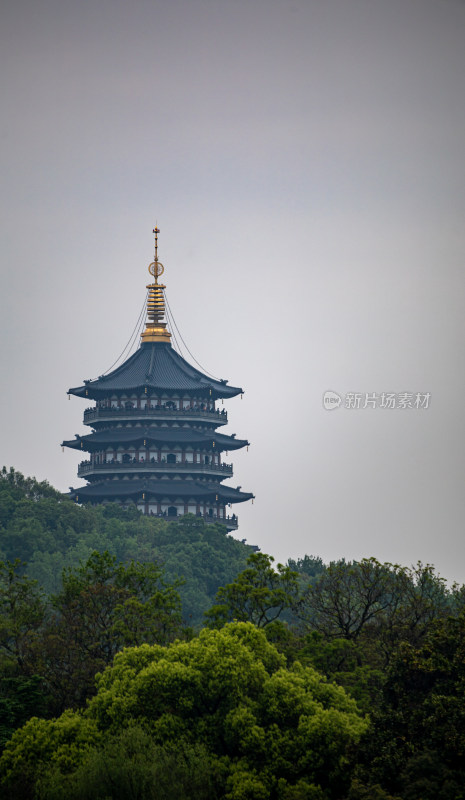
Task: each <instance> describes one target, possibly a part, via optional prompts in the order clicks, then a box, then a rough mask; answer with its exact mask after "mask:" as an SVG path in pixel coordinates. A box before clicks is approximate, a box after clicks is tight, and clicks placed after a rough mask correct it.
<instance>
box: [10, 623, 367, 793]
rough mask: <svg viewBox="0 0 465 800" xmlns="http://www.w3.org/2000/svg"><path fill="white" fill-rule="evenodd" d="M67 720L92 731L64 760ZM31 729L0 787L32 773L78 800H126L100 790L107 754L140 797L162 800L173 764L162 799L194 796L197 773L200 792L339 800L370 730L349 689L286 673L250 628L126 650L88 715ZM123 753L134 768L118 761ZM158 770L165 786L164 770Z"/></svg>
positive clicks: (16, 746)
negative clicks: (159, 786)
mask: <svg viewBox="0 0 465 800" xmlns="http://www.w3.org/2000/svg"><path fill="white" fill-rule="evenodd" d="M67 719H68V720H73V721H74V724H75V725H76V726H77V724H78V723H77V722H76V720H77V719H79V720H81V721H82V724H84V722H85V723H86V725H87V724H88V725H89V726H90V727H89V728H88V729H87V728H86V729H85V730H83V731H81V733H80V736H81V741H82V746H81V748H78V750H76V743H77V741H78V732H77V729H76V727H73V731H72V735H71V736H70V745H69V747H70V752H69V757H68V758H67V752H66V748H65V747H63V740H62V738H60V736H61V734H60V731H61V730H62V726H63V725H64V721H65V720H67ZM34 725H36V727H37V726H39V730H40V731H41V732H40V736H39V733H38V735H37V736H36V739H37V746H36V749H35V750H34V751H33V752H32V753H31V746H32V745H31V723H28V724H27V725H26V726H25V727H24V728H23V729H22V730H20V731H18V732H17V733H16V734H15V735H14V737H13V739H12V740H11V742H10V743H9V744H8V745H7V747H6V749H5V752H4V754H3V757H2V759H1V761H0V776H1V780H2V786H5V787H7V789H8V791H10V792H13V791H14V790H15V788H16V787H17V785H18V782H20V781H21V780H22V778H21V777H20V776H21V775H22V774H23V770H25V771H26V773H27V775H28V780H29V781H30V782H31V781H33V780H34V777H33V776H35V782H36V788H37V787H39V788H40V787H43V788H44V787H49V788H47V791H49V792H50V793H49V794H47V792H46V791H45V788H44V792H45V793H44V794H43V795H41V796H43V797H44V798H54V797H59V796H60V795H59V791H58V788H59V787H60V786H61V787H62V790H63V787H71V788H70V789H69V790H68V788H66V791H65V792H64V793H62V796H66V797H71V798H72V797H89V798H90V797H104V796H110V797H120V796H122V795H121V794H114V793H113V791H112V793H111V794H110V795H105V794H103V791H107V789H105V788H102V787H105V785H106V786H107V787H108V776H106V777H105V775H104V771H105V764H106V765H107V767H108V763H109V762H108V757H110V759H111V763H112V764H114V767H115V772H114V773H113V770H110V773H109V774H110V775H111V777H112V779H113V778H115V777H116V776H117V775H122V776H123V777H122V780H127V779H129V778H128V776H130V775H133V774H134V775H135V776H136V779H137V781H139V784H140V785H141V787H142V788H141V790H140V792H139V794H135V795H133V796H137V797H143V798H145V797H147V798H150V797H155V796H157V797H158V795H156V794H151V793H150V792H151V791H152V792H153V791H154V780H155V779H156V778H155V776H156V774H157V769H158V768H159V765H160V763H161V762H162V763H164V764H165V767H164V769H165V770H166V768H170V769H171V766H170V765H171V764H172V768H173V776H174V779H175V780H177V781H179V786H180V789H179V794H175V793H172V794H171V795H170V794H169V793H168V794H166V795H164V794H160V797H164V796H166V797H174V796H176V797H178V796H179V797H184V796H186V797H187V794H186V790H185V785H187V784H188V776H189V774H193V775H194V777H195V779H196V780H197V784H196V783H195V782H194V783H193V785H194V787H195V786H196V785H197V786H198V787H199V790H198V792H197V790H196V789H195V788H194V791H193V794H192V797H203V796H208V797H212V798H214V797H223V798H228V799H229V800H240V798H260V797H262V798H264V800H268V798H270V800H271V798H273V799H274V798H276V800H285V799H286V798H287V799H289V800H290V799H291V798H295V799H296V800H297V798H301V797H314V798H315V800H316V799H317V798H319V799H321V800H327V798H337V797H340V796H341V792H342V790H343V787H344V786H345V785H346V783H347V778H348V772H347V756H346V754H347V750H348V748H349V747H350V746H353V744H354V743H355V742H357V741H358V739H359V738H360V736H361V735H362V733H363V732H364V731H365V730H366V727H367V723H366V722H365V721H364V719H363V718H362V717H361V716H360V713H359V712H358V710H357V707H356V705H355V703H354V701H353V700H351V699H350V698H349V697H348V695H347V694H346V693H345V692H344V690H343V689H342V688H340V687H337V686H335V685H333V684H330V683H327V682H326V681H325V680H324V679H323V678H322V676H321V675H319V674H318V673H317V672H315V670H313V669H311V668H309V667H302V666H301V665H299V664H294V665H293V667H292V668H291V669H287V668H286V667H285V662H284V658H283V656H282V655H281V654H279V653H278V651H277V650H276V648H275V647H274V646H273V645H272V644H270V643H269V642H268V641H267V638H266V636H265V633H264V632H263V631H260V630H259V629H258V628H257V627H255V626H253V625H252V624H250V623H231V624H229V625H226V626H225V627H224V628H222V629H221V630H203V631H202V632H201V633H200V635H199V636H198V637H197V638H195V639H193V640H192V641H190V642H175V643H173V644H171V645H169V646H167V647H162V646H161V645H154V646H149V645H143V646H142V647H139V648H135V649H126V650H124V651H122V652H121V653H118V654H117V655H116V657H115V659H114V663H113V666H110V667H108V668H107V669H106V670H105V671H104V672H103V673H102V674H101V675H100V676H99V677H98V692H97V695H96V696H95V697H94V698H93V699H92V700H91V701H90V703H89V705H88V708H87V709H86V711H84V712H83V714H82V715H81V716H79V717H77V716H76V715H74V716H71V717H70V716H69V712H66V714H65V715H63V716H62V717H60V718H59V719H58V720H57V721H56V722H51V723H44V725H45V726H49V727H46V728H40V725H39V723H38V721H36V722H35V723H34ZM55 725H57V726H59V730H58V731H55V729H54V726H55ZM60 726H61V727H60ZM134 726H136V729H135V728H134ZM92 736H94V737H95V744H94V745H93V748H92V751H90V750H89V741H90V739H91V737H92ZM32 738H33V737H32ZM134 742H135V743H136V745H137V743H139V744H140V747H139V746H138V745H137V746H134ZM131 748H132V750H131ZM124 752H129V758H128V759H127V763H121V762H124V760H125V759H124V758H123V757H122V754H123V753H124ZM138 752H140V754H141V755H140V760H137V758H136V754H137V753H138ZM109 753H111V754H110V755H109ZM131 753H132V755H131ZM186 754H188V759H190V761H189V763H188V764H186ZM189 754H191V755H189ZM170 757H171V758H172V761H170ZM160 759H161V762H160ZM118 764H119V766H118ZM151 764H152V767H151V766H150V765H151ZM139 767H140V769H139ZM84 773H85V774H86V775H87V778H86V780H87V779H88V780H89V781H90V783H88V784H87V789H86V791H87V794H86V793H82V794H80V795H79V794H78V793H77V790H76V791H75V789H76V787H77V786H78V785H79V786H82V785H83V781H84ZM161 774H165V780H166V772H165V773H164V772H163V769H162V770H161ZM92 776H94V777H93V778H92ZM183 776H184V777H183ZM60 781H61V783H60ZM105 781H107V784H105ZM144 781H146V783H144ZM183 781H184V783H183ZM144 786H145V788H144ZM202 786H208V787H209V790H208V794H207V795H202V794H201V793H200V790H201V787H202ZM57 787H58V788H57ZM73 787H74V788H73ZM52 789H53V791H54V792H55V794H53V793H52ZM73 792H74V793H73ZM100 792H102V794H100ZM128 796H130V795H128Z"/></svg>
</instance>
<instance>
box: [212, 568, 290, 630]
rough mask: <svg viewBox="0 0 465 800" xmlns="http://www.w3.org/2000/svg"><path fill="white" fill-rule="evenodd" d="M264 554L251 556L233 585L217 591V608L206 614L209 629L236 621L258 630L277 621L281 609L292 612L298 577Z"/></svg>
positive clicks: (215, 606) (214, 607)
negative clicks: (275, 566)
mask: <svg viewBox="0 0 465 800" xmlns="http://www.w3.org/2000/svg"><path fill="white" fill-rule="evenodd" d="M273 562H274V558H273V557H272V556H268V555H266V554H265V553H252V555H250V556H249V558H248V559H247V568H246V569H245V570H244V571H243V572H241V573H240V574H239V575H238V576H237V578H236V580H235V581H234V582H233V583H230V584H228V585H227V586H225V587H221V588H220V589H219V590H218V592H217V595H216V600H217V604H216V605H214V606H213V607H212V608H211V609H210V611H208V612H207V614H206V617H207V620H208V622H209V624H210V625H211V626H212V627H216V626H221V625H224V624H225V623H226V622H229V621H231V620H234V619H237V620H239V621H241V622H247V621H249V622H253V623H254V625H257V627H259V628H262V627H265V626H266V625H269V624H270V623H272V622H274V621H275V620H277V619H278V617H279V616H280V615H281V614H282V612H283V611H284V610H285V609H292V608H295V607H296V605H297V604H298V602H299V581H298V574H297V572H294V571H293V570H291V568H290V567H285V566H283V565H282V564H278V565H277V568H276V569H274V567H273Z"/></svg>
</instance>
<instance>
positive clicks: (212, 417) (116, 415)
mask: <svg viewBox="0 0 465 800" xmlns="http://www.w3.org/2000/svg"><path fill="white" fill-rule="evenodd" d="M135 418H138V419H144V420H151V419H156V420H163V419H169V420H170V422H182V423H185V422H198V421H199V420H202V421H203V422H213V423H214V424H215V427H216V426H217V425H227V424H228V415H227V413H226V411H224V410H221V411H220V410H219V409H216V410H215V411H201V410H200V409H194V408H182V409H181V408H153V407H152V408H149V407H148V406H146V407H145V408H111V407H110V406H105V407H100V408H99V407H96V406H94V407H92V408H86V410H85V411H84V424H85V425H91V424H93V423H94V422H109V421H111V420H118V422H123V421H128V422H133V421H134V419H135Z"/></svg>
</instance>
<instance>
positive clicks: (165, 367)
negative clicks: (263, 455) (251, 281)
mask: <svg viewBox="0 0 465 800" xmlns="http://www.w3.org/2000/svg"><path fill="white" fill-rule="evenodd" d="M154 233H155V261H154V262H153V263H152V264H151V265H150V267H149V271H150V272H151V274H152V275H153V276H154V278H155V281H154V283H153V284H150V285H149V286H148V287H147V288H148V289H149V295H148V302H147V315H148V320H147V324H146V329H145V331H144V332H143V334H142V342H141V344H140V346H139V348H138V350H137V351H136V352H135V353H134V355H132V356H131V357H130V358H128V359H127V360H126V361H125V362H124V363H123V364H122V365H121V366H120V367H118V368H117V369H115V370H113V372H110V373H109V374H108V375H102V376H100V377H99V378H97V379H96V380H92V381H84V385H83V386H79V387H76V388H73V389H69V394H73V395H76V396H77V397H85V398H90V399H93V400H95V406H93V407H91V408H87V409H86V410H85V412H84V424H86V425H89V426H90V427H91V428H92V432H91V433H89V434H87V435H84V436H80V435H76V437H75V439H72V440H67V441H64V442H63V443H62V444H63V446H64V447H69V448H71V449H74V450H80V451H82V452H86V453H89V454H90V458H89V459H88V460H85V461H82V462H81V463H80V464H79V467H78V475H79V477H83V478H85V479H86V480H87V481H88V484H87V485H86V486H83V487H81V488H78V489H73V488H72V489H71V490H70V497H71V498H73V499H74V500H75V501H76V502H79V503H85V502H91V503H101V502H118V503H121V504H123V505H125V504H128V503H135V504H136V505H137V507H138V508H139V509H140V510H141V511H142V512H143V513H144V514H151V515H158V516H163V517H167V518H168V517H169V518H170V519H173V518H175V517H177V516H180V515H183V514H186V513H193V514H196V515H198V516H202V517H204V518H205V519H206V520H207V521H209V522H211V521H219V522H221V523H222V524H224V525H225V526H226V528H227V529H228V530H235V529H236V528H237V517H236V515H235V514H232V515H228V514H227V512H226V506H227V505H231V504H232V503H242V502H244V501H246V500H250V499H253V494H251V493H250V492H241V491H240V487H238V488H237V489H233V488H232V487H229V486H225V485H224V484H223V483H222V482H223V481H224V480H225V479H226V478H228V477H231V476H232V474H233V468H232V465H231V464H225V463H223V462H222V460H221V454H222V453H226V454H227V453H228V451H230V450H238V449H240V448H242V447H245V446H248V444H249V443H248V441H247V440H246V439H236V438H235V434H233V435H231V436H227V435H225V434H222V433H218V432H217V431H216V428H217V427H219V426H222V425H226V424H227V421H228V419H227V415H226V412H225V410H224V409H221V410H219V409H217V408H216V406H215V401H217V400H218V399H221V400H223V399H227V398H230V397H234V396H236V395H238V394H242V389H240V388H237V387H233V386H228V384H227V381H225V380H216V379H214V378H210V377H208V376H207V375H205V374H203V373H202V372H200V371H199V370H198V369H196V368H195V367H193V366H191V365H190V364H189V363H188V362H187V361H186V360H185V359H184V358H182V356H180V355H179V354H178V353H177V352H176V351H175V350H173V348H172V346H171V341H170V339H171V334H170V333H169V331H168V330H167V328H166V323H165V322H164V320H163V315H164V295H163V289H164V288H165V287H164V286H163V285H162V284H159V283H158V277H159V276H160V275H161V274H162V272H163V270H164V268H163V266H162V265H161V264H160V262H159V261H158V258H157V234H158V230H157V229H155V231H154Z"/></svg>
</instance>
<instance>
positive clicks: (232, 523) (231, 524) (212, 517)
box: [147, 512, 239, 531]
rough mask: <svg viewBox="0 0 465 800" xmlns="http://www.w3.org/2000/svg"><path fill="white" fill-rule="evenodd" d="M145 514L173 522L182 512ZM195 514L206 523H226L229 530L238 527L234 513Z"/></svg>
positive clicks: (179, 517)
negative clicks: (221, 514) (221, 515)
mask: <svg viewBox="0 0 465 800" xmlns="http://www.w3.org/2000/svg"><path fill="white" fill-rule="evenodd" d="M147 516H149V517H157V519H166V520H167V521H168V522H174V521H175V520H177V519H181V517H182V516H184V515H183V514H173V515H171V514H166V513H164V514H154V513H153V512H150V514H148V515H147ZM195 516H196V517H197V518H200V517H201V518H202V519H204V520H205V522H207V523H212V522H219V523H220V524H221V525H226V527H227V528H228V530H230V531H233V530H237V528H238V527H239V519H238V517H237V516H236V514H232V515H231V516H230V517H217V516H216V514H195Z"/></svg>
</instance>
